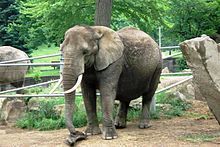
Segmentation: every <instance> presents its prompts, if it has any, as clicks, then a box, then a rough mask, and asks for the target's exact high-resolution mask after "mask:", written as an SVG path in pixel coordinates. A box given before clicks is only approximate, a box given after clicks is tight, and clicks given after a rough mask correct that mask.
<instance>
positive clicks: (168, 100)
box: [157, 93, 191, 118]
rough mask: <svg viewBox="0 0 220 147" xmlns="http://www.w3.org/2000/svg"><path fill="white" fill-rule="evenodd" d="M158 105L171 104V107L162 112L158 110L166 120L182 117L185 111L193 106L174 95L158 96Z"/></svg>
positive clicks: (164, 94)
mask: <svg viewBox="0 0 220 147" xmlns="http://www.w3.org/2000/svg"><path fill="white" fill-rule="evenodd" d="M157 103H158V104H169V105H170V106H171V107H170V108H167V109H164V110H162V109H161V108H159V109H158V112H159V113H160V114H161V115H162V116H163V117H165V118H172V117H175V116H178V117H179V116H182V115H183V114H184V112H185V111H187V110H188V109H189V108H190V107H191V104H189V103H187V102H185V101H183V100H181V99H179V98H176V97H175V96H174V95H173V94H172V93H160V94H157Z"/></svg>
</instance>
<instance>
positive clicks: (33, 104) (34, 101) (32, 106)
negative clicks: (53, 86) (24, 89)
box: [27, 98, 40, 111]
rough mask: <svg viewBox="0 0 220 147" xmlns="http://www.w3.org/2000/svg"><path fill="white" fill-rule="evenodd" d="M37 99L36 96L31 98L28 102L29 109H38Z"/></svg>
mask: <svg viewBox="0 0 220 147" xmlns="http://www.w3.org/2000/svg"><path fill="white" fill-rule="evenodd" d="M39 106H40V104H39V99H38V98H31V99H30V100H29V102H28V106H27V107H28V110H29V111H38V110H39Z"/></svg>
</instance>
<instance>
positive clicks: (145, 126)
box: [138, 120, 151, 129]
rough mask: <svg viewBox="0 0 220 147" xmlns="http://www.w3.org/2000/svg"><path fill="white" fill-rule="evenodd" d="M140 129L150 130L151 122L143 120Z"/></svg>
mask: <svg viewBox="0 0 220 147" xmlns="http://www.w3.org/2000/svg"><path fill="white" fill-rule="evenodd" d="M138 127H139V128H140V129H146V128H150V127H151V125H150V124H149V120H141V121H140V123H139V126H138Z"/></svg>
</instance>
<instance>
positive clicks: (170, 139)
mask: <svg viewBox="0 0 220 147" xmlns="http://www.w3.org/2000/svg"><path fill="white" fill-rule="evenodd" d="M179 80H180V79H179V78H178V79H176V78H175V80H172V82H171V80H170V79H169V80H168V82H164V81H166V79H164V80H163V83H165V86H166V84H167V83H168V84H167V85H170V84H172V83H173V82H174V83H175V82H176V81H179ZM181 80H182V79H181ZM163 86H164V85H163ZM163 86H162V87H163ZM191 102H192V104H193V106H192V108H191V109H190V110H189V113H194V114H195V113H196V114H200V115H201V114H204V115H205V116H207V115H210V111H209V110H208V107H207V105H206V104H205V103H203V102H198V101H191ZM137 125H138V122H129V123H128V125H127V128H125V129H121V130H117V132H118V135H119V137H118V138H117V139H114V140H102V139H101V135H96V136H90V137H88V138H87V139H86V140H83V141H80V142H78V143H77V144H76V146H77V147H151V146H152V147H155V146H156V147H179V146H181V147H182V146H185V147H188V146H190V147H191V146H193V147H194V146H195V147H196V146H198V147H200V146H204V147H206V146H207V147H215V146H216V147H217V146H219V147H220V127H219V125H218V123H217V121H216V120H215V119H214V118H213V116H212V117H211V119H207V120H206V119H198V117H195V116H189V115H187V116H183V117H176V118H173V119H160V120H152V121H151V125H152V127H151V128H148V129H138V127H137ZM84 129H85V128H78V129H77V130H80V131H83V130H84ZM191 134H210V135H213V134H219V135H218V137H216V138H215V139H214V140H212V141H200V142H196V143H195V142H190V141H187V140H186V139H184V136H186V135H191ZM67 135H68V131H67V130H66V129H62V130H55V131H36V130H34V131H30V130H22V129H18V128H14V127H9V126H0V147H38V146H40V147H66V146H67V145H65V144H64V140H65V139H66V137H67Z"/></svg>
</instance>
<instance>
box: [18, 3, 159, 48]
mask: <svg viewBox="0 0 220 147" xmlns="http://www.w3.org/2000/svg"><path fill="white" fill-rule="evenodd" d="M161 3H162V2H161V1H159V0H154V1H149V0H142V1H138V2H133V1H131V0H115V1H113V12H112V16H113V17H112V23H111V26H112V28H113V29H119V28H122V27H124V26H127V25H130V26H137V27H139V28H141V29H142V30H145V31H148V32H154V31H155V28H156V27H157V25H159V24H161V23H163V19H162V15H161V14H162V13H161V12H162V10H163V7H161V6H162V5H161ZM20 4H21V9H20V11H21V13H22V16H21V17H20V20H21V22H23V24H22V26H23V27H22V31H21V32H22V33H23V34H24V36H28V37H26V39H27V40H28V42H29V43H28V44H29V46H32V47H34V46H39V45H40V44H43V43H44V44H45V43H46V44H47V43H52V42H53V43H56V45H59V44H60V43H61V41H62V40H63V37H64V33H65V31H66V30H67V29H68V28H70V27H72V26H74V25H77V24H86V25H93V24H94V15H95V2H94V1H92V0H84V1H81V0H74V1H69V0H57V1H53V0H29V1H26V0H22V1H21V3H20ZM143 8H144V9H143ZM27 21H28V22H30V23H28V24H27V23H26V22H27ZM152 24H154V25H152Z"/></svg>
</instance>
